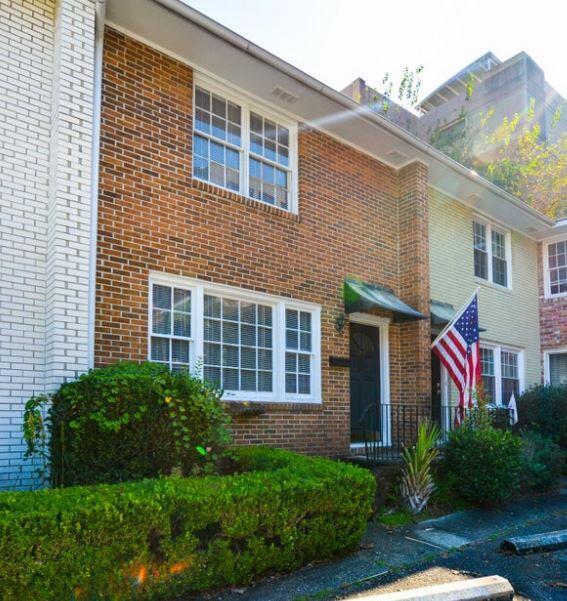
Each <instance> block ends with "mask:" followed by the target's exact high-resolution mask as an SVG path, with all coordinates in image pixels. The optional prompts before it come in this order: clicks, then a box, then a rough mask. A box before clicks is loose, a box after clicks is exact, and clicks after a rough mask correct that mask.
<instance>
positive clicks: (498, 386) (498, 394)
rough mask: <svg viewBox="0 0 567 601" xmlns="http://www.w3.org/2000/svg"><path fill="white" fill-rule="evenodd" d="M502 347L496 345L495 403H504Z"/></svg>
mask: <svg viewBox="0 0 567 601" xmlns="http://www.w3.org/2000/svg"><path fill="white" fill-rule="evenodd" d="M501 351H502V349H501V347H499V346H497V347H494V384H495V386H494V404H495V405H502V353H501Z"/></svg>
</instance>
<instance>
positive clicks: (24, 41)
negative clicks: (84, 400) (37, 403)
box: [0, 0, 95, 489]
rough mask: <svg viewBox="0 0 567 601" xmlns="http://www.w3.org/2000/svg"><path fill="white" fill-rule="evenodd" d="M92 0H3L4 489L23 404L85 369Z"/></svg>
mask: <svg viewBox="0 0 567 601" xmlns="http://www.w3.org/2000/svg"><path fill="white" fill-rule="evenodd" d="M94 13H95V7H94V0H57V2H55V1H54V0H2V1H1V2H0V489H6V488H9V489H20V488H29V487H31V486H33V485H34V484H36V482H35V481H34V478H33V472H34V466H32V465H31V464H30V462H28V461H25V460H24V459H23V451H24V448H25V447H24V445H23V443H22V438H21V418H22V410H23V406H24V403H25V401H26V400H27V399H28V398H29V397H30V396H31V395H32V394H34V393H41V392H44V391H51V390H53V389H54V388H56V387H57V385H58V384H59V383H61V382H62V381H63V380H64V379H65V378H69V379H70V378H75V377H76V376H77V375H78V373H80V372H82V371H85V370H86V369H87V361H88V352H87V338H88V334H87V327H88V326H87V315H88V264H89V248H90V240H89V238H90V237H89V223H90V219H91V215H90V190H91V160H90V159H91V132H92V114H93V106H92V98H93V55H94V18H95V14H94Z"/></svg>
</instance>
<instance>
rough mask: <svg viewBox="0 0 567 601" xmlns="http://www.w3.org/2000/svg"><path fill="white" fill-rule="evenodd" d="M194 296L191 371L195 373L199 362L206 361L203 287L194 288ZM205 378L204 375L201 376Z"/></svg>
mask: <svg viewBox="0 0 567 601" xmlns="http://www.w3.org/2000/svg"><path fill="white" fill-rule="evenodd" d="M192 294H193V296H194V298H193V303H192V309H193V313H192V315H191V321H192V323H191V327H192V330H193V353H192V356H191V369H192V370H193V371H194V370H195V367H196V365H197V363H198V362H200V363H201V367H202V363H203V361H204V354H205V353H204V343H203V339H204V332H205V330H204V322H205V317H204V314H205V302H204V298H205V292H204V289H203V287H201V286H199V287H198V288H194V289H193V290H192ZM201 376H203V374H201Z"/></svg>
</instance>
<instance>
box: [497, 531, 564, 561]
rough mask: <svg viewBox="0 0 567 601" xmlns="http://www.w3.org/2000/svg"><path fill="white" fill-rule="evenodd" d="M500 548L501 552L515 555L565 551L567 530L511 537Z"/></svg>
mask: <svg viewBox="0 0 567 601" xmlns="http://www.w3.org/2000/svg"><path fill="white" fill-rule="evenodd" d="M500 548H501V549H502V551H513V552H514V553H516V555H525V554H526V553H538V552H541V551H557V550H558V549H567V530H555V531H554V532H542V533H541V534H532V535H530V536H513V537H511V538H507V539H506V540H505V541H504V542H503V543H502V545H501V546H500Z"/></svg>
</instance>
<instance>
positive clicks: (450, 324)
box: [431, 286, 480, 348]
mask: <svg viewBox="0 0 567 601" xmlns="http://www.w3.org/2000/svg"><path fill="white" fill-rule="evenodd" d="M479 290H480V286H477V287H476V290H475V291H474V292H473V293H472V294H471V295H470V296H469V298H468V299H467V300H466V301H465V303H464V305H463V306H462V307H461V308H460V309H459V310H458V311H457V313H456V314H455V316H454V317H453V319H451V321H449V323H448V324H447V325H446V326H445V327H444V328H443V329H442V330H441V332H440V333H439V334H438V335H437V336H436V337H435V340H434V341H433V342H432V343H431V348H433V347H434V346H435V345H436V344H437V341H438V340H439V339H440V338H441V337H442V336H444V334H445V332H446V331H447V330H448V329H449V328H450V327H451V326H452V325H453V324H454V323H455V322H456V321H457V319H459V317H460V316H461V315H462V314H463V311H464V310H465V309H466V308H467V307H468V306H469V303H470V302H471V301H472V299H473V298H474V297H475V295H476V294H478V291H479Z"/></svg>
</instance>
